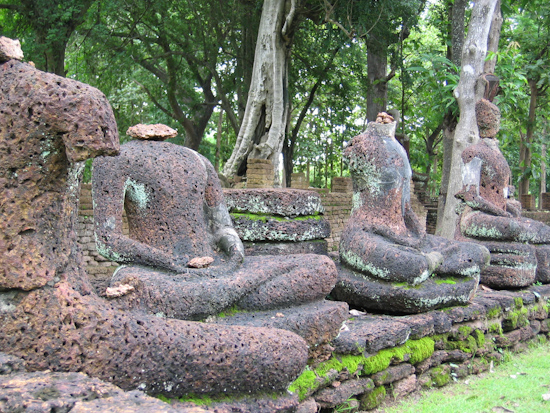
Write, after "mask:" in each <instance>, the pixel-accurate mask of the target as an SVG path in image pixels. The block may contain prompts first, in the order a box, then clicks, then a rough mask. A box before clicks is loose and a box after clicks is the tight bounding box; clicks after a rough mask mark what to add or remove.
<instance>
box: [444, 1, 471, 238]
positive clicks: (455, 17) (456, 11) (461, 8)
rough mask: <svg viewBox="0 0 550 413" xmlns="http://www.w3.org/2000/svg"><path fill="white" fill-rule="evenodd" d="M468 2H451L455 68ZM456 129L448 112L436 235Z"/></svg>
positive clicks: (450, 54) (450, 52) (451, 56)
mask: <svg viewBox="0 0 550 413" xmlns="http://www.w3.org/2000/svg"><path fill="white" fill-rule="evenodd" d="M466 4H467V0H455V1H454V3H451V2H449V7H450V10H449V16H450V21H451V26H450V28H449V30H450V35H451V47H448V49H447V56H448V58H449V59H450V60H451V62H453V63H454V65H455V66H457V67H460V65H461V62H462V48H463V46H464V31H465V30H464V21H465V20H464V15H465V12H466ZM455 128H456V117H455V115H454V114H453V113H452V111H450V110H449V111H447V113H446V114H445V116H444V119H443V166H442V168H441V186H440V189H439V199H438V207H437V217H438V219H437V226H436V234H439V233H440V225H441V224H440V223H441V219H440V217H442V216H443V215H444V211H445V203H446V202H447V188H448V187H449V179H450V174H451V154H452V152H453V141H454V134H455Z"/></svg>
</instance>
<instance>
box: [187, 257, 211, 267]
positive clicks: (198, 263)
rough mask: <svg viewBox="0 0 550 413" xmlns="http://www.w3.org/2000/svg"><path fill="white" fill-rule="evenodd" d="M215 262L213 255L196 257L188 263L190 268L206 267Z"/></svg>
mask: <svg viewBox="0 0 550 413" xmlns="http://www.w3.org/2000/svg"><path fill="white" fill-rule="evenodd" d="M213 262H214V258H212V257H196V258H193V259H192V260H191V261H189V262H188V263H187V266H188V267H190V268H206V267H208V266H209V265H210V264H212V263H213Z"/></svg>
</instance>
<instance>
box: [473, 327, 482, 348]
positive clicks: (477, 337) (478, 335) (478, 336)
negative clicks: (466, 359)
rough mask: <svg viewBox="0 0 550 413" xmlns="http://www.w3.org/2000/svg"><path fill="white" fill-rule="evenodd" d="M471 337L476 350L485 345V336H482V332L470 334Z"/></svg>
mask: <svg viewBox="0 0 550 413" xmlns="http://www.w3.org/2000/svg"><path fill="white" fill-rule="evenodd" d="M472 336H473V337H474V338H475V340H476V343H477V347H478V348H481V347H483V346H484V345H485V334H483V331H481V330H475V331H474V332H473V333H472Z"/></svg>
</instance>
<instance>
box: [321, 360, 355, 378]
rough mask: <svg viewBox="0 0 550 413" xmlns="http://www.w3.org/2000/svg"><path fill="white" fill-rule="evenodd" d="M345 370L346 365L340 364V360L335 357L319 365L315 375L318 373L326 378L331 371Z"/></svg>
mask: <svg viewBox="0 0 550 413" xmlns="http://www.w3.org/2000/svg"><path fill="white" fill-rule="evenodd" d="M357 357H361V356H357ZM343 368H344V365H343V364H342V363H341V362H340V360H338V359H337V358H336V357H335V356H333V357H332V358H330V359H329V360H327V361H324V362H322V363H321V364H319V365H318V366H317V368H316V369H315V373H317V375H319V376H321V377H324V376H326V374H327V373H328V372H329V371H330V370H336V371H338V372H340V371H342V369H343Z"/></svg>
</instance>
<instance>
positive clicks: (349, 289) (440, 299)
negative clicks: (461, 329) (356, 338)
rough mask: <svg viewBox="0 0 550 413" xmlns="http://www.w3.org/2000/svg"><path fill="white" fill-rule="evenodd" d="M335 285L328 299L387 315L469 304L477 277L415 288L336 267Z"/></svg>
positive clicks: (442, 280) (431, 281) (437, 279)
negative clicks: (336, 277)
mask: <svg viewBox="0 0 550 413" xmlns="http://www.w3.org/2000/svg"><path fill="white" fill-rule="evenodd" d="M338 273H339V275H338V282H337V283H336V286H335V287H334V289H333V290H332V293H331V296H332V297H334V299H336V300H340V301H346V302H347V303H349V304H350V305H352V306H354V307H357V308H363V309H369V310H375V311H379V312H384V313H388V314H416V313H421V312H426V311H428V310H430V309H436V308H444V307H451V306H454V305H461V304H464V303H468V302H469V301H470V300H471V299H472V298H473V295H474V292H475V290H476V288H477V284H478V280H477V279H476V278H470V277H468V278H455V279H453V280H452V282H451V283H448V282H447V280H446V279H445V278H440V277H431V278H429V279H428V280H426V281H424V282H423V283H422V284H420V285H418V286H416V287H410V286H406V285H405V286H404V285H402V284H399V283H392V282H386V281H380V280H378V279H376V278H374V277H369V276H367V275H365V274H360V273H357V272H354V271H350V270H349V269H347V268H344V267H342V266H338Z"/></svg>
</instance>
